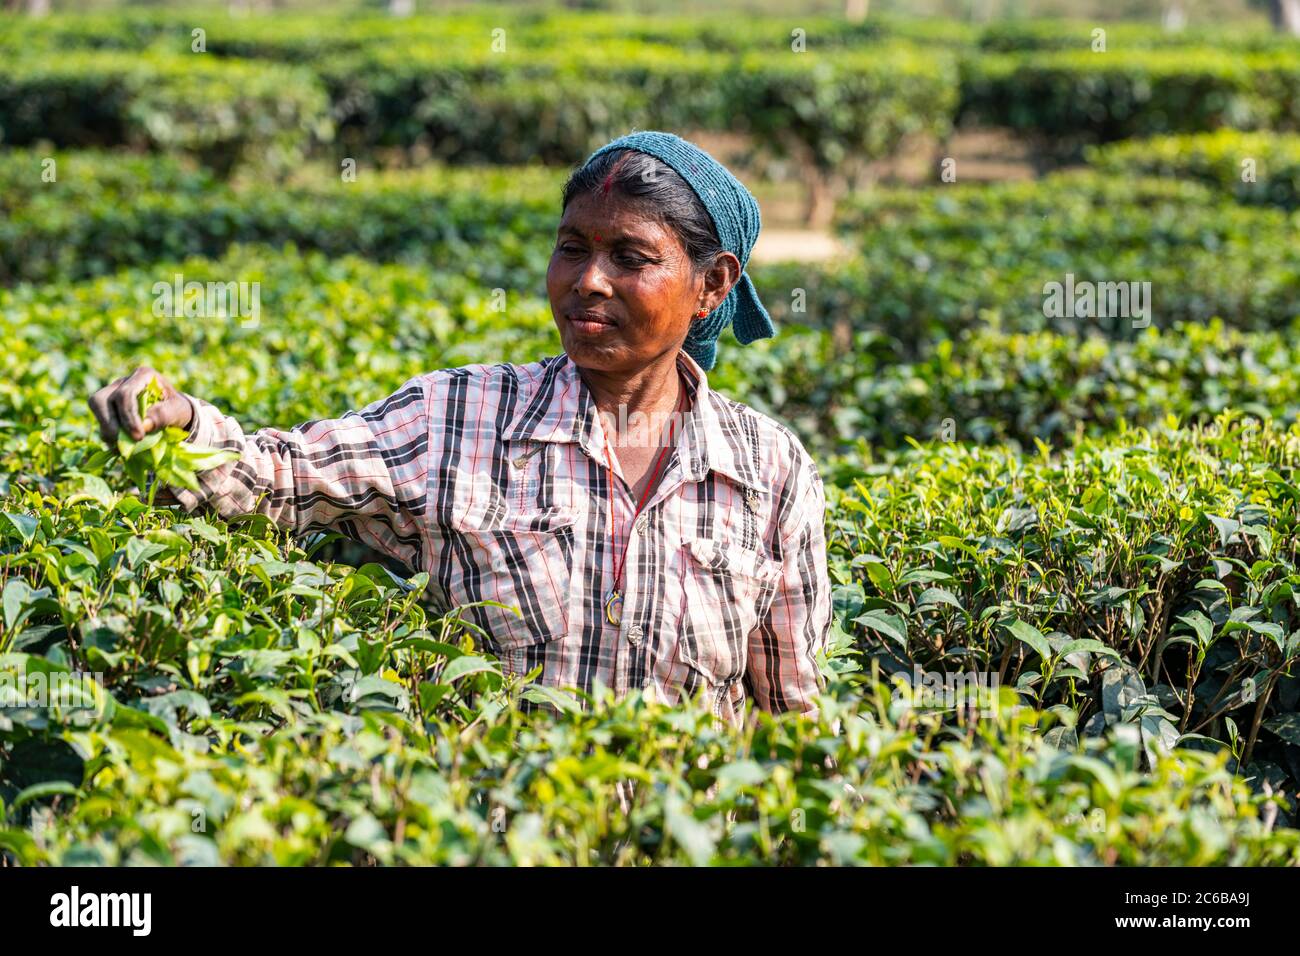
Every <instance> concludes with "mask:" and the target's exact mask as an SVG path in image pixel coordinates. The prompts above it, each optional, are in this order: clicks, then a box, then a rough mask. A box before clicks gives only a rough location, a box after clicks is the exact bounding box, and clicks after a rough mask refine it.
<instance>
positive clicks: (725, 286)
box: [704, 251, 743, 312]
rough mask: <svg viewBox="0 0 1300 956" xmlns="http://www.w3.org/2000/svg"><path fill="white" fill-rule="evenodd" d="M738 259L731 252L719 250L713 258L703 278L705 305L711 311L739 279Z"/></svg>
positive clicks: (719, 303)
mask: <svg viewBox="0 0 1300 956" xmlns="http://www.w3.org/2000/svg"><path fill="white" fill-rule="evenodd" d="M742 271H743V270H742V269H741V268H740V260H739V259H737V258H736V254H735V253H733V252H726V251H723V252H719V253H718V255H717V257H716V258H715V259H714V260H713V266H712V267H711V268H710V269H709V272H708V275H706V276H705V278H704V291H705V300H706V305H708V308H709V311H710V312H712V311H713V310H714V309H716V308H717V307H718V306H720V305H722V301H723V300H724V299H725V298H726V297H727V296H728V295H729V294H730V292H731V290H732V288H733V287H734V286H735V284H736V283H737V282H739V281H740V274H741V272H742Z"/></svg>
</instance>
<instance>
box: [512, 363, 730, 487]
mask: <svg viewBox="0 0 1300 956" xmlns="http://www.w3.org/2000/svg"><path fill="white" fill-rule="evenodd" d="M541 364H542V365H543V369H544V370H543V372H542V376H541V381H540V384H539V385H538V387H537V389H536V390H535V391H534V392H533V394H532V396H531V397H529V398H528V399H526V400H524V401H522V402H521V403H519V404H518V405H516V408H515V412H514V415H513V417H512V418H511V420H510V422H509V423H508V424H507V425H506V426H505V428H504V429H503V430H502V434H503V435H505V438H506V440H507V441H544V442H545V441H549V442H577V443H578V444H579V445H580V446H581V447H582V448H583V450H584V451H586V452H587V454H588V455H590V456H591V457H592V458H593V459H595V460H596V461H603V460H604V458H605V445H604V428H603V427H602V425H601V422H600V416H599V414H597V409H596V402H595V399H594V398H593V397H592V395H591V391H590V389H588V388H587V384H586V382H584V381H583V380H582V376H581V375H579V374H578V367H577V366H576V365H575V364H574V363H573V360H572V359H571V358H570V357H569V355H568V353H561V354H560V355H556V356H552V357H550V358H547V359H543V360H542V363H541ZM677 365H678V367H679V368H681V369H682V371H683V372H684V373H685V380H686V384H687V389H688V391H689V392H690V394H691V395H692V402H691V410H690V411H689V412H688V413H687V415H686V419H685V424H684V426H683V428H682V433H681V436H680V439H679V441H678V443H677V458H678V465H679V467H680V468H681V471H682V475H683V477H684V479H685V480H686V481H700V480H701V479H703V478H704V476H705V475H707V474H708V473H709V471H710V470H712V471H716V472H718V473H720V474H723V475H726V476H727V477H729V478H731V479H732V480H733V481H737V482H739V483H741V484H742V485H752V484H753V481H754V479H753V476H752V475H750V474H749V472H750V469H749V468H747V467H745V463H744V462H742V461H739V460H737V458H736V455H735V452H734V450H733V447H732V443H731V442H730V441H729V440H728V439H727V432H726V431H725V430H724V429H727V428H729V429H730V430H731V432H732V433H733V434H736V435H737V436H739V435H741V434H743V432H741V430H740V427H739V423H738V422H736V420H735V415H734V412H733V411H732V410H731V409H730V408H727V407H726V406H725V403H723V402H721V401H720V400H719V399H720V398H721V397H720V396H718V397H717V398H715V396H714V393H713V391H712V390H711V389H710V388H709V381H708V376H707V375H705V373H704V369H703V368H701V367H700V364H699V363H698V362H696V361H695V360H694V359H693V358H691V357H690V356H689V355H687V354H686V353H685V352H678V354H677Z"/></svg>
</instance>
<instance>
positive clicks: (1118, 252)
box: [787, 170, 1300, 347]
mask: <svg viewBox="0 0 1300 956" xmlns="http://www.w3.org/2000/svg"><path fill="white" fill-rule="evenodd" d="M839 228H840V231H841V233H842V234H843V235H844V236H845V237H846V239H849V240H851V241H854V242H856V243H857V244H858V245H859V247H860V254H859V256H858V257H857V258H856V259H854V260H852V261H850V262H848V263H847V264H845V265H844V266H843V267H841V268H839V269H838V270H837V271H836V272H835V273H834V274H833V275H832V276H831V277H829V278H828V279H827V281H828V287H825V288H823V289H821V290H819V292H821V293H822V294H824V295H825V296H826V297H827V298H828V299H829V300H830V302H831V303H832V304H833V308H835V309H837V310H839V311H840V313H841V314H842V315H844V316H845V317H846V320H847V321H848V322H850V323H851V324H852V325H853V326H855V327H858V328H876V329H881V330H883V331H886V332H887V333H888V334H890V335H891V336H893V337H895V338H897V339H899V340H900V341H903V342H908V343H922V342H926V341H930V340H933V339H935V338H943V337H950V336H953V335H956V334H958V333H960V332H962V331H964V330H968V329H973V328H976V327H978V326H981V325H984V324H987V323H988V322H990V321H995V322H999V323H1000V324H1001V325H1002V327H1004V328H1007V329H1010V330H1013V331H1036V330H1039V329H1044V328H1050V329H1056V330H1059V331H1062V332H1071V333H1074V334H1088V333H1092V332H1096V333H1099V334H1105V335H1108V336H1114V337H1117V338H1132V337H1134V336H1135V335H1137V334H1139V333H1140V332H1141V330H1142V329H1143V328H1145V327H1146V325H1144V323H1149V324H1150V325H1154V326H1157V327H1160V328H1170V327H1172V326H1173V325H1175V324H1176V323H1178V322H1188V323H1195V322H1206V321H1208V320H1210V319H1212V318H1215V317H1218V318H1221V319H1223V321H1224V322H1225V323H1226V324H1228V325H1230V326H1234V327H1240V328H1246V329H1270V328H1285V327H1287V326H1289V325H1290V323H1291V321H1292V320H1293V319H1294V318H1295V317H1296V315H1297V310H1296V301H1297V296H1296V293H1297V286H1296V282H1297V278H1296V277H1297V275H1298V274H1300V273H1298V272H1297V259H1296V254H1297V253H1296V247H1295V244H1294V243H1293V242H1291V241H1290V238H1289V237H1291V236H1294V235H1295V233H1296V229H1297V220H1296V218H1295V214H1294V213H1293V212H1288V211H1285V210H1281V209H1272V208H1257V207H1247V206H1242V205H1240V204H1238V203H1234V202H1232V201H1231V199H1230V198H1229V197H1228V196H1226V195H1223V194H1222V193H1220V192H1217V191H1215V190H1212V189H1210V188H1209V187H1208V186H1204V185H1202V184H1200V183H1196V182H1190V181H1178V180H1165V179H1154V178H1153V179H1139V180H1131V179H1126V178H1120V177H1116V176H1113V175H1107V174H1104V173H1097V172H1094V171H1090V170H1081V171H1070V172H1062V173H1057V174H1054V175H1052V176H1049V177H1046V178H1044V179H1042V180H1037V181H1031V182H1021V183H1001V184H989V185H980V184H963V183H956V184H941V185H935V186H932V187H930V188H928V189H921V190H916V189H913V190H903V189H894V190H880V191H878V192H876V193H872V194H867V195H866V196H865V197H863V198H861V199H856V200H854V201H851V202H848V203H846V204H844V205H843V206H842V207H841V213H840V220H839ZM1067 274H1069V275H1072V276H1073V277H1074V279H1073V281H1075V282H1083V281H1088V282H1125V283H1130V282H1149V283H1150V296H1149V297H1148V299H1147V302H1146V305H1147V306H1149V313H1148V314H1147V315H1145V316H1138V315H1136V314H1130V315H1107V316H1103V315H1100V314H1098V315H1097V316H1096V317H1091V318H1090V317H1086V316H1085V317H1074V318H1071V317H1068V316H1065V315H1061V316H1050V315H1048V314H1046V311H1047V310H1046V308H1045V306H1046V299H1047V295H1046V293H1047V288H1046V286H1047V283H1049V282H1057V283H1064V282H1065V281H1066V276H1067ZM810 295H811V293H810ZM787 297H788V296H787ZM1097 305H1098V306H1100V305H1101V303H1100V302H1098V303H1097ZM918 347H919V346H918Z"/></svg>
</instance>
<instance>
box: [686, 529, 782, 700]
mask: <svg viewBox="0 0 1300 956" xmlns="http://www.w3.org/2000/svg"><path fill="white" fill-rule="evenodd" d="M683 546H684V547H683V550H684V552H685V553H684V560H683V561H682V562H681V575H682V577H681V594H682V609H681V617H680V619H679V620H680V624H679V627H678V635H677V645H678V654H679V656H680V657H681V659H682V661H683V662H684V663H686V664H687V665H688V666H690V667H691V668H693V669H694V670H696V671H698V672H699V675H700V676H701V677H703V678H704V679H705V680H707V681H708V684H709V686H710V688H715V689H717V690H718V692H719V693H721V692H722V688H724V687H729V686H730V685H732V684H734V683H736V682H737V681H739V680H740V679H741V678H743V677H744V675H745V666H746V664H747V662H748V643H749V635H750V633H751V632H752V631H753V630H754V629H755V628H756V627H758V624H759V621H760V620H761V616H762V615H763V614H765V613H766V612H767V609H768V608H769V607H770V606H771V603H772V600H773V597H774V596H775V594H776V589H777V585H778V584H779V582H780V580H781V565H780V564H779V563H777V562H776V561H773V560H771V559H770V558H766V557H764V556H763V555H761V554H759V553H758V552H756V551H751V550H749V549H747V548H742V547H740V546H738V545H735V544H727V543H722V542H719V541H715V540H712V539H709V538H690V539H687V540H686V541H684V542H683Z"/></svg>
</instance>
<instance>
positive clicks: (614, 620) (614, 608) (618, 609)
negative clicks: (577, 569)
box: [605, 373, 686, 627]
mask: <svg viewBox="0 0 1300 956" xmlns="http://www.w3.org/2000/svg"><path fill="white" fill-rule="evenodd" d="M679 375H680V373H679ZM679 381H680V378H679ZM685 398H686V383H685V382H682V385H681V397H680V398H679V399H678V402H677V409H676V411H675V412H674V416H673V420H672V421H671V422H669V424H668V442H667V444H665V445H664V447H663V448H662V449H661V450H660V452H659V456H658V458H656V459H655V466H654V470H653V471H652V472H651V473H650V481H649V482H648V483H647V484H646V486H645V491H643V492H641V500H640V501H638V502H637V505H636V512H635V513H634V514H633V515H632V523H633V524H636V519H637V518H638V517H639V516H640V514H641V509H642V508H644V507H645V503H646V501H647V500H649V498H650V493H651V492H652V491H653V490H654V487H655V485H656V483H657V482H658V479H659V469H660V467H661V466H662V465H663V463H664V457H665V456H666V455H667V454H668V449H669V448H671V447H672V445H673V431H674V429H675V428H676V426H677V418H678V417H680V414H679V413H680V412H681V409H682V404H683V402H684V401H685ZM605 462H606V463H607V464H608V465H609V526H610V540H611V542H612V543H613V547H614V553H615V561H614V586H613V587H612V588H611V589H610V590H609V591H608V593H606V595H605V620H607V621H609V623H610V624H613V625H614V626H615V627H617V626H618V625H619V624H620V623H621V622H622V620H623V590H622V585H623V570H624V564H625V562H626V561H627V547H628V543H629V541H630V539H631V535H630V534H629V536H628V540H627V541H624V542H623V550H622V551H621V552H620V551H619V549H618V539H617V537H616V536H615V533H614V459H613V457H612V456H611V455H610V452H609V435H606V436H605Z"/></svg>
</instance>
